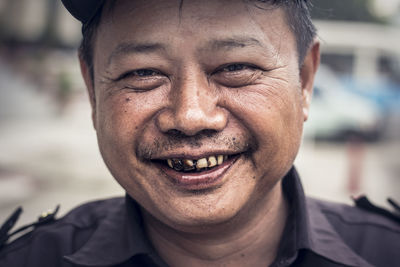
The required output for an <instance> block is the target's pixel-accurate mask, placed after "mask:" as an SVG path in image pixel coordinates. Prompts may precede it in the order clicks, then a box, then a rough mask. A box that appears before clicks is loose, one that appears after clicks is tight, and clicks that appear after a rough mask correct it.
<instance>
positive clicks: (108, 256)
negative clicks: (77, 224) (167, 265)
mask: <svg viewBox="0 0 400 267" xmlns="http://www.w3.org/2000/svg"><path fill="white" fill-rule="evenodd" d="M120 203H121V204H120V205H116V206H115V207H112V210H110V212H108V214H107V216H106V217H105V218H103V219H102V220H101V222H100V224H99V226H98V227H97V229H96V230H95V231H94V233H93V234H92V236H91V237H90V238H89V240H88V241H87V242H86V243H85V245H84V246H83V247H82V248H80V249H79V250H78V251H76V252H75V253H74V254H72V255H69V256H65V257H64V258H65V259H66V260H67V261H69V262H71V263H73V264H77V265H84V266H99V267H100V266H111V265H116V264H120V263H123V262H125V261H127V260H129V259H130V258H132V257H133V256H135V255H139V254H146V255H155V252H154V249H153V248H152V246H151V244H150V242H149V240H148V238H147V237H146V234H145V230H144V227H143V225H142V217H141V215H140V209H139V206H138V204H137V203H136V202H135V201H134V200H133V199H132V198H130V197H129V196H128V195H127V196H126V197H125V200H124V201H121V202H120ZM155 258H157V256H156V257H155Z"/></svg>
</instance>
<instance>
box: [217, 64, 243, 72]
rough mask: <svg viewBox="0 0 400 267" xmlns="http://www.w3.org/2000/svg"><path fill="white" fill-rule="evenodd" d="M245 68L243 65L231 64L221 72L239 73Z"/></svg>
mask: <svg viewBox="0 0 400 267" xmlns="http://www.w3.org/2000/svg"><path fill="white" fill-rule="evenodd" d="M246 67H247V66H246V65H244V64H231V65H229V66H226V67H225V68H223V69H222V71H239V70H243V69H245V68H246Z"/></svg>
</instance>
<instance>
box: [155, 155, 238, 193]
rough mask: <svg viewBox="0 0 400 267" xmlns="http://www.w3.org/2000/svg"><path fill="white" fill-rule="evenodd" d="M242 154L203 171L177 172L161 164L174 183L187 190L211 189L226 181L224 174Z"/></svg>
mask: <svg viewBox="0 0 400 267" xmlns="http://www.w3.org/2000/svg"><path fill="white" fill-rule="evenodd" d="M240 156H241V154H238V155H236V156H234V157H232V158H230V159H228V160H227V161H225V162H224V163H222V164H221V165H219V166H217V167H214V168H213V169H211V170H207V171H203V172H198V173H197V172H194V173H185V172H177V171H175V170H173V169H171V168H169V167H168V166H165V165H162V164H159V167H160V168H161V170H162V171H163V172H164V173H165V174H166V175H167V177H168V178H169V179H170V180H171V181H172V182H173V183H174V185H176V186H178V187H180V188H181V189H185V190H203V189H211V188H214V187H217V186H219V185H221V184H222V183H223V182H224V179H223V177H224V174H225V173H226V172H227V171H228V170H229V169H230V168H231V166H232V165H233V164H234V163H235V162H236V160H237V159H239V157H240Z"/></svg>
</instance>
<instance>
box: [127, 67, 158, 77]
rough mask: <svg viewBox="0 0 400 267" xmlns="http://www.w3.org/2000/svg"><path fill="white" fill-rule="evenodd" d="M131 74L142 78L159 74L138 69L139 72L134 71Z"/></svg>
mask: <svg viewBox="0 0 400 267" xmlns="http://www.w3.org/2000/svg"><path fill="white" fill-rule="evenodd" d="M132 74H134V75H137V76H140V77H144V76H154V75H157V74H159V72H157V71H154V70H149V69H140V70H135V71H134V72H133V73H132Z"/></svg>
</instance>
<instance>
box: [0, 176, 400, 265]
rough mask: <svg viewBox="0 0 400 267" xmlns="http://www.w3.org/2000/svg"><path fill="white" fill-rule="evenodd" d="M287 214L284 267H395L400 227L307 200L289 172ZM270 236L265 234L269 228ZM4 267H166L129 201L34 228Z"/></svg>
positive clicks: (5, 252)
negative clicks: (288, 208) (267, 233)
mask: <svg viewBox="0 0 400 267" xmlns="http://www.w3.org/2000/svg"><path fill="white" fill-rule="evenodd" d="M282 185H283V190H284V193H285V195H286V197H287V198H288V200H289V204H290V213H289V217H288V220H287V223H286V226H285V230H284V233H283V237H282V241H281V243H280V245H279V250H278V254H277V257H276V260H275V261H274V263H273V264H272V265H271V266H273V267H281V266H321V267H328V266H329V267H331V266H332V267H334V266H363V267H364V266H399V265H400V225H399V224H398V223H397V222H395V221H392V220H390V219H388V218H386V217H384V216H381V215H379V214H375V213H371V212H368V211H364V210H362V209H359V208H357V207H352V206H347V205H341V204H333V203H329V202H324V201H320V200H315V199H312V198H306V197H305V196H304V193H303V189H302V186H301V183H300V179H299V177H298V175H297V173H296V171H295V169H294V168H292V169H291V170H290V171H289V173H288V174H287V175H286V176H285V178H284V180H283V183H282ZM266 231H268V229H266ZM0 266H1V267H10V266H13V267H19V266H30V267H47V266H52V267H53V266H63V267H64V266H65V267H67V266H68V267H70V266H96V267H100V266H118V267H125V266H130V267H132V266H167V265H166V264H165V263H164V262H163V260H162V259H161V258H160V257H159V256H158V255H157V253H156V251H155V250H154V249H153V247H152V245H151V243H150V241H149V239H148V238H147V236H146V233H145V231H144V227H143V224H142V218H141V213H140V208H139V206H138V204H137V203H136V202H135V201H134V200H133V199H131V198H130V197H129V196H127V197H125V198H113V199H107V200H103V201H96V202H91V203H88V204H84V205H81V206H79V207H78V208H76V209H74V210H72V211H71V212H70V213H68V214H67V215H66V216H64V217H63V218H61V219H59V220H56V221H54V222H51V223H48V224H46V225H41V226H38V227H36V228H35V229H34V230H33V231H32V232H30V233H28V234H26V235H24V236H22V237H20V238H19V239H17V240H15V241H13V242H11V243H10V244H8V245H6V246H5V247H4V248H3V249H2V250H1V251H0Z"/></svg>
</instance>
